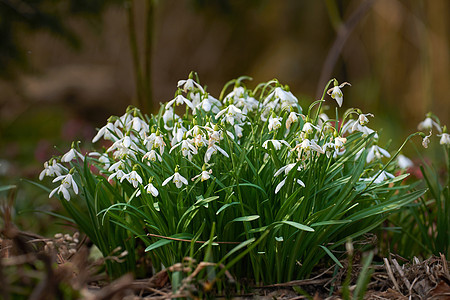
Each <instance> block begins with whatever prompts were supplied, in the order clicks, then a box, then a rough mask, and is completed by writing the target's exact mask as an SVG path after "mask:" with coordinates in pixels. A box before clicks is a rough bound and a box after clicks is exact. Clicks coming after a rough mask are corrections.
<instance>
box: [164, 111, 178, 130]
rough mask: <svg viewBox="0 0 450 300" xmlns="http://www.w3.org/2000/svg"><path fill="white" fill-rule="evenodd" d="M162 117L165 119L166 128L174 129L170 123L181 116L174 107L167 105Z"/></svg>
mask: <svg viewBox="0 0 450 300" xmlns="http://www.w3.org/2000/svg"><path fill="white" fill-rule="evenodd" d="M162 118H163V121H164V128H165V129H166V130H170V129H172V127H169V125H168V123H169V122H171V121H172V122H174V121H177V120H179V119H180V117H179V116H178V115H177V114H176V113H175V112H174V111H173V109H172V107H167V105H166V110H165V111H164V114H163V116H162Z"/></svg>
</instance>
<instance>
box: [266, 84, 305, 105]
mask: <svg viewBox="0 0 450 300" xmlns="http://www.w3.org/2000/svg"><path fill="white" fill-rule="evenodd" d="M273 97H275V99H276V100H275V101H276V103H277V102H278V100H281V101H282V102H284V105H285V106H290V105H294V104H297V103H298V99H297V98H296V97H295V96H294V95H293V94H292V93H291V92H290V91H285V90H283V89H282V88H281V87H276V88H275V89H274V90H273V92H272V93H270V94H269V95H267V97H266V99H264V102H263V105H264V106H266V105H267V104H268V103H269V101H270V100H271V99H272V98H273ZM276 103H275V104H276Z"/></svg>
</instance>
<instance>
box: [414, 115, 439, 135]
mask: <svg viewBox="0 0 450 300" xmlns="http://www.w3.org/2000/svg"><path fill="white" fill-rule="evenodd" d="M433 126H434V127H436V129H437V131H439V133H441V132H442V130H441V126H439V124H438V123H436V122H435V121H433V119H432V118H430V117H427V118H425V120H423V121H422V122H420V123H419V125H418V126H417V128H418V129H419V130H426V131H428V130H432V129H433Z"/></svg>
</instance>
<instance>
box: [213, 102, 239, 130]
mask: <svg viewBox="0 0 450 300" xmlns="http://www.w3.org/2000/svg"><path fill="white" fill-rule="evenodd" d="M222 115H224V118H225V120H226V121H227V122H228V123H230V124H231V125H234V122H235V121H237V122H238V123H241V122H243V121H244V120H245V115H243V114H242V111H241V110H240V109H239V108H237V107H236V106H234V105H233V104H231V105H228V107H226V108H224V109H222V110H221V111H219V112H218V113H217V115H216V119H219V118H220V117H221V116H222Z"/></svg>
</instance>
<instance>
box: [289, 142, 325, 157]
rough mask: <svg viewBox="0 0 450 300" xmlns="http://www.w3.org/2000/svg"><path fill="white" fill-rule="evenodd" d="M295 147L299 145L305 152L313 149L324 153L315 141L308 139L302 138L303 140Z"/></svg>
mask: <svg viewBox="0 0 450 300" xmlns="http://www.w3.org/2000/svg"><path fill="white" fill-rule="evenodd" d="M296 147H299V148H300V149H303V150H304V151H306V152H309V151H311V150H314V151H316V152H319V153H321V154H324V153H325V152H324V151H323V149H322V148H321V147H320V146H319V145H317V143H316V142H315V141H313V140H309V139H304V140H303V142H301V143H300V144H299V145H297V146H296Z"/></svg>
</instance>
